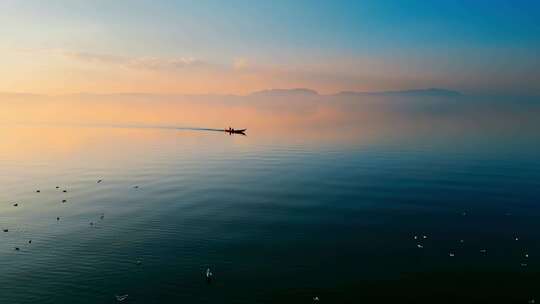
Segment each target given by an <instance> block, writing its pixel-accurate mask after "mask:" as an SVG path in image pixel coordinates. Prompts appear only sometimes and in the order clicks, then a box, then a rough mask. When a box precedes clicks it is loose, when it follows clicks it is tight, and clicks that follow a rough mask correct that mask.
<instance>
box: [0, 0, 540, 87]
mask: <svg viewBox="0 0 540 304" xmlns="http://www.w3.org/2000/svg"><path fill="white" fill-rule="evenodd" d="M539 20H540V4H539V2H535V1H380V0H377V1H360V0H358V1H299V0H298V1H285V0H276V1H232V0H229V1H109V0H102V1H98V0H96V1H78V0H63V1H62V0H51V1H39V0H35V1H31V0H28V1H14V0H4V1H1V2H0V37H1V39H0V67H1V69H0V92H23V93H39V94H53V95H54V94H68V93H77V92H92V93H118V92H147V93H167V94H169V93H186V94H207V93H212V94H247V93H249V92H252V91H257V90H262V89H268V88H295V87H307V88H312V89H315V90H318V91H319V92H321V93H334V92H338V91H341V90H357V91H374V90H399V89H410V88H427V87H442V88H448V89H453V90H459V91H463V92H467V93H505V94H514V93H519V94H538V93H540V80H539V79H540V59H539V58H540V56H539V55H538V54H540V21H539Z"/></svg>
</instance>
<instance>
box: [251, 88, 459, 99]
mask: <svg viewBox="0 0 540 304" xmlns="http://www.w3.org/2000/svg"><path fill="white" fill-rule="evenodd" d="M249 96H258V97H266V96H269V97H270V96H272V97H275V96H282V97H286V96H320V95H319V93H318V92H317V91H315V90H312V89H306V88H295V89H270V90H263V91H257V92H253V93H251V94H250V95H249ZM330 96H443V97H457V96H462V94H461V93H460V92H458V91H452V90H447V89H441V88H428V89H414V90H403V91H376V92H357V91H342V92H339V93H337V94H331V95H330Z"/></svg>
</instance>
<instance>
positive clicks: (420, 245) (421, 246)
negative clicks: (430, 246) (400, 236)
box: [416, 244, 424, 249]
mask: <svg viewBox="0 0 540 304" xmlns="http://www.w3.org/2000/svg"><path fill="white" fill-rule="evenodd" d="M416 247H418V248H420V249H422V248H424V246H423V245H422V244H416Z"/></svg>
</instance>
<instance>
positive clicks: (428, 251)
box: [0, 97, 540, 304]
mask: <svg viewBox="0 0 540 304" xmlns="http://www.w3.org/2000/svg"><path fill="white" fill-rule="evenodd" d="M126 98H127V97H126ZM62 102H64V101H62ZM280 102H281V103H280ZM452 102H453V101H442V102H439V103H436V104H435V105H433V104H431V103H428V104H429V105H430V106H428V107H426V103H420V104H419V105H418V104H414V105H407V104H405V105H404V104H399V105H396V104H392V105H391V106H388V107H380V106H373V104H355V103H352V102H348V101H337V102H336V103H330V102H329V101H324V100H323V101H321V100H316V101H309V102H299V103H298V104H299V105H298V106H288V107H284V106H283V103H284V101H277V102H276V103H271V102H270V101H266V102H260V103H255V104H252V103H251V104H250V103H248V102H238V101H231V103H232V104H233V105H232V106H230V105H229V106H228V105H226V104H225V103H219V104H212V103H211V102H206V101H202V102H200V101H199V102H194V103H189V104H187V103H181V105H177V104H174V103H173V104H171V103H170V102H169V101H166V102H165V101H160V102H158V103H157V104H156V105H150V104H149V103H148V102H146V101H138V103H137V104H136V105H135V106H133V107H135V108H132V107H126V108H125V109H126V110H125V113H124V112H123V110H122V109H123V107H124V106H125V103H124V101H122V103H123V104H119V105H118V104H117V105H116V106H114V105H106V106H105V105H101V106H100V105H94V104H93V105H88V104H84V102H82V101H81V102H80V103H76V104H75V105H73V104H71V105H72V106H71V107H68V108H66V107H61V108H60V107H56V106H55V107H54V109H56V110H55V111H52V110H51V108H50V107H43V108H40V109H39V110H35V111H34V108H35V107H36V104H32V107H34V108H32V110H29V109H30V108H31V106H27V105H26V104H22V105H21V104H20V103H19V104H18V103H17V102H13V103H9V105H6V104H4V105H3V106H4V108H2V111H3V112H2V113H3V114H2V115H3V119H4V122H5V123H4V124H2V125H1V126H0V143H1V145H0V167H1V168H2V169H1V171H0V228H2V229H8V230H9V231H8V232H0V303H6V304H7V303H15V304H19V303H21V304H23V303H116V302H117V300H116V298H115V295H124V294H128V295H129V296H128V298H127V299H126V300H125V301H123V303H313V297H315V296H318V297H319V298H320V303H386V302H388V303H420V302H421V303H468V302H470V303H483V302H485V303H514V302H515V303H531V302H530V301H531V300H533V299H536V301H540V288H539V286H540V285H539V282H540V281H539V279H540V275H539V271H540V221H539V216H540V201H539V197H540V157H539V155H540V135H539V133H540V132H539V131H540V122H538V120H539V117H540V116H539V115H538V114H539V113H540V111H538V106H536V105H534V104H525V105H519V106H514V105H513V104H512V103H511V102H510V101H509V102H508V104H506V105H504V103H503V105H502V106H501V105H499V106H496V107H493V106H492V105H490V104H487V105H486V104H480V105H479V106H477V107H469V106H466V107H463V106H454V105H451V106H448V104H449V103H452ZM66 104H70V103H68V102H67V101H66ZM89 107H93V108H91V110H89ZM95 107H102V108H99V109H97V108H95ZM107 107H109V108H110V109H107V110H105V108H107ZM456 108H459V109H460V110H454V109H456ZM14 109H15V110H14ZM58 109H61V110H58ZM171 109H173V110H174V111H171ZM209 109H210V110H209ZM449 109H452V110H449ZM36 111H37V112H36ZM51 111H52V112H55V114H51ZM100 111H101V112H100ZM13 113H15V114H13ZM66 113H71V114H70V115H67V114H66ZM89 113H90V114H89ZM91 113H95V117H92V116H91V115H92V114H91ZM104 113H114V115H113V114H110V115H109V116H106V115H105V114H104ZM141 113H144V114H141ZM204 113H208V115H204ZM13 116H16V117H13ZM83 116H84V117H83ZM103 117H106V119H103ZM229 124H232V125H233V126H234V127H242V128H248V131H247V136H241V135H228V134H226V133H223V132H214V131H203V130H190V129H181V127H204V128H215V127H217V128H221V127H228V126H229ZM177 127H179V129H176V128H177ZM98 180H102V182H99V183H98ZM57 187H58V188H57ZM37 190H40V192H39V193H38V192H36V191H37ZM63 190H66V192H63ZM62 200H66V202H64V203H63V202H62ZM14 203H18V206H17V207H15V206H13V204H14ZM57 217H58V218H59V220H57ZM415 237H416V239H415ZM29 240H31V241H32V242H31V244H29V243H28V241H29ZM419 245H420V247H423V248H419ZM15 247H18V248H19V249H20V250H15V249H14V248H15ZM138 261H139V262H140V263H138ZM208 267H209V268H211V269H212V271H213V273H214V278H215V279H214V280H213V281H212V282H211V283H210V284H208V283H207V282H206V280H205V278H204V272H205V270H206V269H207V268H208Z"/></svg>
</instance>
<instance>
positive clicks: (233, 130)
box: [224, 128, 247, 134]
mask: <svg viewBox="0 0 540 304" xmlns="http://www.w3.org/2000/svg"><path fill="white" fill-rule="evenodd" d="M246 130H247V129H233V128H228V129H225V130H224V131H225V132H227V133H229V134H244V132H246Z"/></svg>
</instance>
